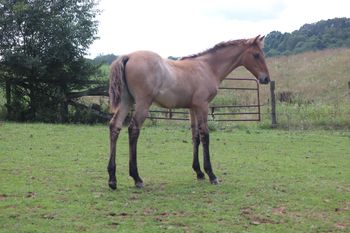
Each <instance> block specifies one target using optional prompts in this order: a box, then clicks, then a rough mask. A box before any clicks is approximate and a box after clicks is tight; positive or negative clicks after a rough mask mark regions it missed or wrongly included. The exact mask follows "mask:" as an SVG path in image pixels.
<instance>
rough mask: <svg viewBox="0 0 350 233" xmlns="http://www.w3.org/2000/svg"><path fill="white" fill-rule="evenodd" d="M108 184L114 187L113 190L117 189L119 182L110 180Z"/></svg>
mask: <svg viewBox="0 0 350 233" xmlns="http://www.w3.org/2000/svg"><path fill="white" fill-rule="evenodd" d="M108 186H109V187H110V188H111V189H113V190H116V189H117V183H116V182H114V181H110V182H108Z"/></svg>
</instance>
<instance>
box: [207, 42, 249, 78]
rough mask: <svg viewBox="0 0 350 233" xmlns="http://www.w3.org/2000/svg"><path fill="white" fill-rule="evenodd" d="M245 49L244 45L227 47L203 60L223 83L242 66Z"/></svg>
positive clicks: (209, 54)
mask: <svg viewBox="0 0 350 233" xmlns="http://www.w3.org/2000/svg"><path fill="white" fill-rule="evenodd" d="M245 49H246V47H245V46H244V45H237V46H227V47H225V48H220V49H218V50H217V51H215V52H212V53H208V54H206V55H204V56H203V58H202V59H203V60H204V61H205V62H206V63H207V64H208V65H209V67H210V69H211V70H212V72H213V74H214V75H215V78H216V79H217V81H218V82H219V83H221V82H222V80H224V79H225V78H226V77H227V76H228V75H229V74H230V73H231V72H232V71H233V70H234V69H236V68H237V67H238V66H241V65H242V61H241V55H242V53H243V52H244V51H245Z"/></svg>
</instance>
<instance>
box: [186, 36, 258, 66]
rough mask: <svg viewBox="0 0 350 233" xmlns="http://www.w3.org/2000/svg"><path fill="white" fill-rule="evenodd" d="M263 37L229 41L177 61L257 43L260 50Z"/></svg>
mask: <svg viewBox="0 0 350 233" xmlns="http://www.w3.org/2000/svg"><path fill="white" fill-rule="evenodd" d="M263 39H264V37H262V38H260V36H257V37H256V38H251V39H239V40H229V41H224V42H220V43H218V44H216V45H215V46H214V47H212V48H210V49H207V50H205V51H203V52H200V53H196V54H192V55H189V56H185V57H181V58H180V59H179V60H185V59H191V58H197V57H200V56H203V55H206V54H209V53H214V52H216V51H217V50H219V49H222V48H226V47H229V46H238V45H242V44H253V43H257V45H258V46H259V47H260V49H262V48H263V46H264V42H263Z"/></svg>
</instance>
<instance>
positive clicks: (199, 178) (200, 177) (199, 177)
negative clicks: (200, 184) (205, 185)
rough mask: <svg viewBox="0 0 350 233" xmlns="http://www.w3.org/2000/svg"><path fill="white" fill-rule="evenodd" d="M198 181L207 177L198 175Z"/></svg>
mask: <svg viewBox="0 0 350 233" xmlns="http://www.w3.org/2000/svg"><path fill="white" fill-rule="evenodd" d="M197 180H205V175H204V174H203V173H202V174H198V175H197Z"/></svg>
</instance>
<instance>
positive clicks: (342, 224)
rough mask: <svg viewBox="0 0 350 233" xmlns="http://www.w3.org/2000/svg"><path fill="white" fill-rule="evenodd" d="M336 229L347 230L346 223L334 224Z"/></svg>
mask: <svg viewBox="0 0 350 233" xmlns="http://www.w3.org/2000/svg"><path fill="white" fill-rule="evenodd" d="M334 227H335V228H337V229H338V230H345V229H346V228H347V226H346V224H345V223H341V222H337V223H335V224H334Z"/></svg>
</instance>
